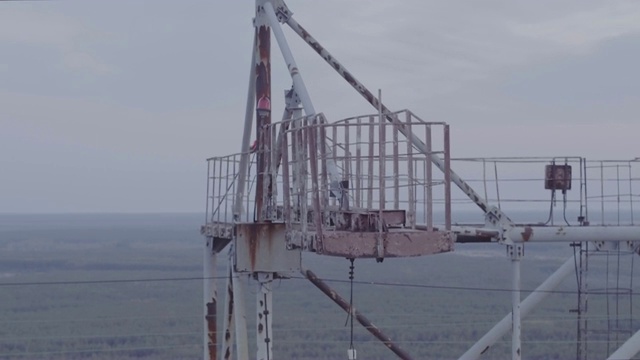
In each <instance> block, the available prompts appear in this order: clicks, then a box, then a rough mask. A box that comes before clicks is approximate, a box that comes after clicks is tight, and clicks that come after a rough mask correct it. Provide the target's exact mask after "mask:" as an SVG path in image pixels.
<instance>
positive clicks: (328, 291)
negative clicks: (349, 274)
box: [302, 270, 411, 360]
mask: <svg viewBox="0 0 640 360" xmlns="http://www.w3.org/2000/svg"><path fill="white" fill-rule="evenodd" d="M302 274H303V275H304V276H305V277H306V278H307V279H308V280H309V281H310V282H311V283H312V284H313V285H315V286H316V287H317V288H318V289H320V291H322V292H323V293H324V294H325V295H327V296H328V297H330V298H331V300H333V301H334V302H335V303H336V304H338V306H340V307H341V308H342V310H344V311H346V312H347V313H351V314H353V315H354V316H355V318H356V320H357V321H358V322H359V323H360V324H361V325H362V326H364V327H365V329H367V331H369V332H370V333H371V334H372V335H373V336H375V337H376V338H377V339H378V340H380V341H382V343H383V344H384V345H385V346H386V347H387V348H388V349H389V350H391V351H392V352H393V353H394V354H396V355H397V356H398V357H399V358H400V359H403V360H408V359H411V355H409V354H408V353H407V352H406V351H404V350H403V349H401V348H400V347H399V346H398V345H396V344H395V343H394V342H393V340H391V338H390V337H389V336H387V335H386V334H385V333H383V332H382V330H380V329H379V328H378V327H377V326H375V325H374V324H373V323H372V322H371V321H370V320H369V319H368V318H367V317H366V316H364V315H362V314H361V313H360V312H359V311H358V310H357V309H355V308H353V307H352V306H351V305H350V304H349V303H348V302H347V301H346V300H345V299H344V298H342V297H341V296H340V295H338V293H337V292H336V291H335V290H333V289H332V288H331V287H330V286H329V285H327V284H326V283H325V282H324V281H322V280H321V279H319V278H318V277H317V276H316V274H314V273H313V272H312V271H311V270H306V271H303V272H302Z"/></svg>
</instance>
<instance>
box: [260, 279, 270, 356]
mask: <svg viewBox="0 0 640 360" xmlns="http://www.w3.org/2000/svg"><path fill="white" fill-rule="evenodd" d="M256 276H257V278H258V292H257V294H256V296H257V305H258V314H257V315H258V317H257V321H256V324H257V328H256V330H257V334H258V336H257V351H256V355H257V356H256V359H257V360H272V359H273V347H272V343H273V341H272V338H271V337H272V336H273V328H272V323H273V302H272V291H271V285H272V282H273V274H271V273H257V274H256Z"/></svg>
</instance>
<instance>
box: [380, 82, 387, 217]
mask: <svg viewBox="0 0 640 360" xmlns="http://www.w3.org/2000/svg"><path fill="white" fill-rule="evenodd" d="M378 99H379V100H378V102H379V103H380V104H382V90H378ZM378 120H379V121H378V158H379V159H380V163H379V164H378V166H379V169H378V171H379V174H378V177H379V197H380V198H379V200H380V220H382V210H384V208H385V202H386V199H385V190H386V189H385V186H386V185H385V173H386V169H385V165H386V161H387V160H386V151H385V150H386V149H385V146H386V144H385V128H384V125H385V120H384V116H382V108H381V107H380V108H379V109H378Z"/></svg>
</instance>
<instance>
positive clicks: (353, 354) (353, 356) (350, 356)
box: [344, 258, 356, 360]
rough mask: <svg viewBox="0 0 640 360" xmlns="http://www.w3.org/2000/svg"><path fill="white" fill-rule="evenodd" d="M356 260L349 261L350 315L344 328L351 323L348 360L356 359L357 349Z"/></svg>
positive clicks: (350, 259)
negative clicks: (355, 331) (355, 324)
mask: <svg viewBox="0 0 640 360" xmlns="http://www.w3.org/2000/svg"><path fill="white" fill-rule="evenodd" d="M354 260H355V259H354V258H349V261H350V262H351V265H350V266H349V285H350V286H349V287H350V288H349V314H348V315H347V321H346V322H345V324H344V326H347V324H349V323H350V326H351V332H350V338H349V350H347V355H348V359H349V360H355V359H356V349H355V348H354V347H353V313H354V310H353V278H354V276H353V274H354V271H353V270H354V268H355V267H354V266H353V262H354Z"/></svg>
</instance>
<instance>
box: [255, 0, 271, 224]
mask: <svg viewBox="0 0 640 360" xmlns="http://www.w3.org/2000/svg"><path fill="white" fill-rule="evenodd" d="M261 2H262V1H261V0H256V19H255V21H256V33H255V36H256V39H257V41H256V58H255V61H256V63H255V76H256V80H255V84H256V89H255V90H256V97H255V101H256V115H257V116H256V119H257V121H256V134H257V141H258V146H257V149H258V151H257V161H256V162H257V164H256V165H257V166H256V168H257V173H256V176H257V179H256V214H257V219H258V221H259V222H260V221H264V220H265V209H264V200H265V198H266V197H269V191H268V189H269V188H270V186H271V184H270V183H269V179H268V178H266V177H265V174H267V172H268V164H267V163H268V160H269V156H268V153H267V152H268V151H269V150H270V148H271V146H270V144H269V142H270V139H271V137H270V136H269V134H268V133H267V134H265V133H264V131H265V130H266V127H267V126H268V125H270V124H271V28H270V27H269V24H268V21H266V18H265V13H264V5H260V3H261Z"/></svg>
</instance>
